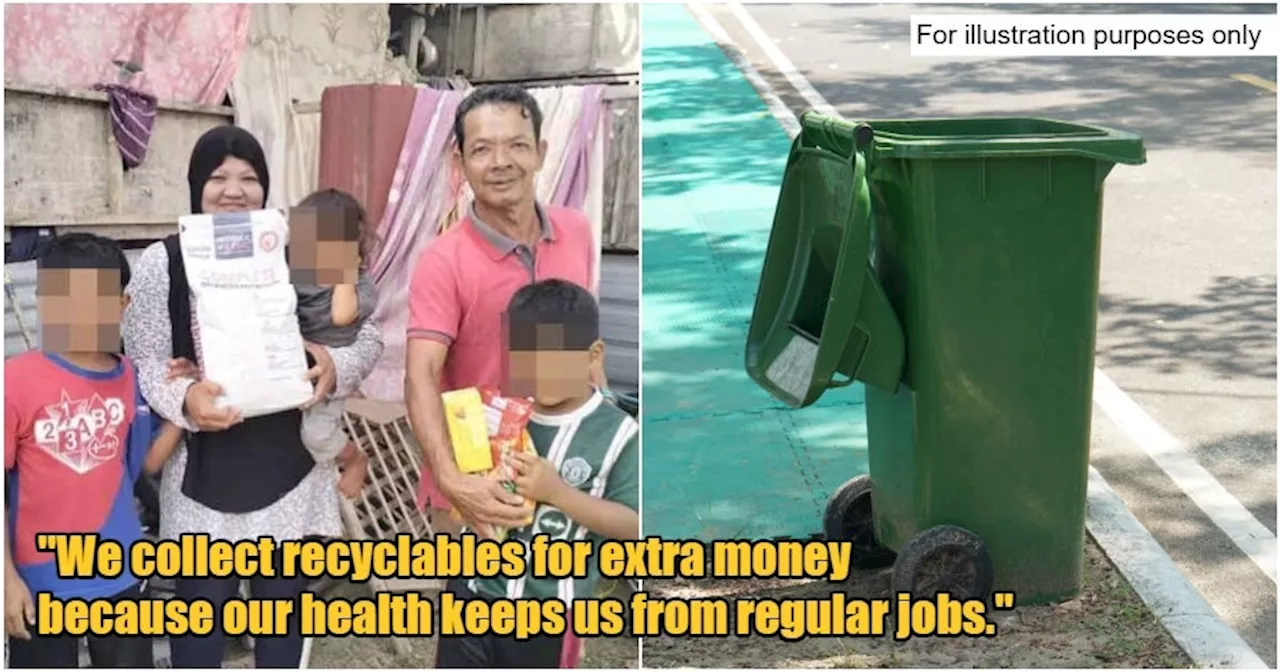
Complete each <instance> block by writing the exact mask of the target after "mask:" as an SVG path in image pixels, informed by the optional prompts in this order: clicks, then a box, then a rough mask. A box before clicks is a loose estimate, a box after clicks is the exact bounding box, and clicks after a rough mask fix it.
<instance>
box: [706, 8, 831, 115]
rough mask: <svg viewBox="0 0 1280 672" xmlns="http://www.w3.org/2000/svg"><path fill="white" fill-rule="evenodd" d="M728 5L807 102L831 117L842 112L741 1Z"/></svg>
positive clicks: (776, 68) (774, 65) (777, 68)
mask: <svg viewBox="0 0 1280 672" xmlns="http://www.w3.org/2000/svg"><path fill="white" fill-rule="evenodd" d="M728 7H729V11H731V12H733V16H734V17H735V18H737V19H738V21H739V22H740V23H742V27H743V28H746V29H747V32H748V33H750V34H751V37H752V39H754V40H755V41H756V44H758V45H760V48H761V49H762V50H763V51H764V55H765V56H768V57H769V60H770V61H772V62H773V67H774V69H775V70H777V71H778V72H779V73H780V74H781V75H782V76H783V77H786V78H787V82H789V83H790V84H791V86H794V87H795V88H796V91H798V92H800V95H801V97H803V98H804V100H805V102H807V103H809V104H810V105H812V106H813V109H814V110H816V111H817V112H818V113H819V114H825V115H827V116H829V117H839V116H840V113H839V112H836V108H834V107H832V106H831V103H829V102H827V99H826V98H823V97H822V94H820V93H818V90H817V89H815V88H813V85H812V84H810V83H809V80H807V79H805V77H804V75H802V74H800V71H799V70H796V66H795V65H794V64H792V63H791V59H789V58H787V55H786V54H784V53H782V50H781V49H779V48H778V45H776V44H774V43H773V39H772V38H770V37H769V34H768V33H766V32H764V29H763V28H761V27H760V24H758V23H756V20H755V19H754V18H752V17H751V15H750V14H748V13H747V10H746V9H745V8H744V7H743V6H742V4H741V3H737V2H730V3H728Z"/></svg>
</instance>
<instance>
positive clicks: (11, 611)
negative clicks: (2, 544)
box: [4, 574, 36, 639]
mask: <svg viewBox="0 0 1280 672" xmlns="http://www.w3.org/2000/svg"><path fill="white" fill-rule="evenodd" d="M35 624H36V604H35V602H33V601H32V600H31V591H30V590H28V589H27V584H26V583H25V582H24V581H23V580H22V579H20V578H18V577H17V576H16V575H12V574H7V575H6V576H5V579H4V629H5V632H7V633H9V636H10V637H16V638H18V639H31V633H30V632H28V631H27V626H28V625H30V626H33V627H34V626H35Z"/></svg>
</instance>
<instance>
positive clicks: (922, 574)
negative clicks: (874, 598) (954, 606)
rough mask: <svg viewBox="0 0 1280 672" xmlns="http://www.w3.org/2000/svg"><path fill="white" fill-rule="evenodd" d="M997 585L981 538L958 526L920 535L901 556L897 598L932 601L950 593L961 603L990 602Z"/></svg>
mask: <svg viewBox="0 0 1280 672" xmlns="http://www.w3.org/2000/svg"><path fill="white" fill-rule="evenodd" d="M994 582H995V570H994V569H992V566H991V555H990V554H989V553H988V552H987V546H986V544H983V543H982V539H980V538H979V537H978V535H976V534H974V533H972V532H970V531H969V530H966V529H964V528H963V527H956V526H955V525H940V526H938V527H933V528H929V529H927V530H925V531H924V532H921V533H920V534H917V535H916V536H914V537H912V538H911V541H908V542H907V543H906V544H905V545H904V546H903V547H902V550H901V551H899V552H898V560H897V562H896V563H894V567H893V594H894V596H895V597H896V596H897V595H898V593H911V596H912V597H913V598H926V599H931V598H933V597H935V596H937V595H938V594H939V593H947V594H948V595H949V596H950V597H952V598H954V599H957V600H984V601H985V600H987V599H989V598H990V596H991V589H992V585H993V584H994Z"/></svg>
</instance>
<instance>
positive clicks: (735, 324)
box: [641, 5, 866, 540]
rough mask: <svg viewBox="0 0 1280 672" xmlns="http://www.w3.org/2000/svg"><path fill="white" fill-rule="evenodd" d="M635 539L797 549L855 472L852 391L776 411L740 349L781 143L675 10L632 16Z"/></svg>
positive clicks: (857, 434)
mask: <svg viewBox="0 0 1280 672" xmlns="http://www.w3.org/2000/svg"><path fill="white" fill-rule="evenodd" d="M642 11H643V31H644V32H643V34H644V50H643V59H644V96H643V127H642V128H643V131H642V142H643V148H644V181H643V199H644V206H643V208H644V209H643V212H644V238H643V240H644V254H643V256H642V257H641V260H642V264H643V269H644V275H643V291H644V298H643V301H644V324H643V332H642V333H643V338H644V351H643V352H644V383H643V385H644V394H643V398H644V414H643V423H644V518H643V519H644V532H645V534H648V535H660V536H663V537H678V538H700V539H707V540H711V539H736V538H749V539H758V538H771V537H780V536H787V537H807V536H809V535H812V534H816V533H819V532H821V529H822V512H823V509H824V507H825V505H826V500H827V498H828V497H829V496H830V494H831V492H832V491H834V489H835V488H836V487H837V486H839V485H840V484H841V483H843V482H844V481H845V480H846V479H848V478H849V477H851V476H853V475H854V474H858V473H865V472H866V419H865V414H864V409H863V405H862V402H863V392H862V388H861V386H860V385H853V386H850V387H848V388H845V389H843V390H833V391H831V392H829V393H828V394H826V395H824V396H823V397H822V398H821V399H820V400H819V401H818V403H817V404H815V405H814V406H812V407H810V408H806V409H804V410H801V411H790V410H787V409H786V408H785V407H784V406H783V405H782V404H780V403H778V402H776V401H775V400H774V399H773V398H772V397H770V396H769V395H768V394H767V393H765V392H764V391H763V390H761V389H760V388H759V387H758V386H756V384H755V383H753V382H751V380H750V379H749V378H748V377H747V374H746V371H745V370H744V369H743V364H742V350H743V344H744V343H745V342H746V334H747V326H748V323H749V321H750V319H751V307H752V303H753V302H754V300H755V292H756V282H757V279H758V277H759V273H760V264H761V262H762V261H763V259H764V250H765V246H766V245H767V243H768V240H769V228H770V226H771V225H772V222H773V209H774V205H775V203H776V201H777V197H778V186H779V184H780V182H781V179H782V172H783V170H784V168H785V167H786V159H787V153H788V151H789V150H790V147H791V143H790V139H789V138H788V137H787V134H786V132H785V131H783V129H782V127H781V126H779V125H778V122H777V120H775V119H774V118H773V116H772V115H771V114H770V113H769V111H768V109H767V108H766V107H765V105H764V103H763V102H762V101H761V100H760V98H759V96H758V95H757V94H756V92H755V90H754V89H753V88H752V87H751V85H750V83H748V82H747V80H746V79H745V78H744V77H743V76H742V74H741V73H740V72H739V71H738V69H737V68H736V67H735V66H734V65H733V63H732V61H730V60H729V59H728V58H727V57H726V56H725V55H724V53H723V52H721V50H720V48H719V47H718V46H717V45H716V44H715V42H713V41H712V40H711V38H710V37H709V36H708V35H707V34H706V33H705V32H704V31H703V30H702V28H701V26H699V25H698V23H697V22H696V21H695V20H694V19H693V18H692V17H691V16H690V15H689V14H688V13H687V11H686V10H685V8H684V7H683V6H681V5H646V6H645V7H644V8H643V10H642Z"/></svg>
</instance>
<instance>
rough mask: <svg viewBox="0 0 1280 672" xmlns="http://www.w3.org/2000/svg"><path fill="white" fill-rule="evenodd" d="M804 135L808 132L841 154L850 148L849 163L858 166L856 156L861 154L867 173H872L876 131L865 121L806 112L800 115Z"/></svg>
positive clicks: (810, 111)
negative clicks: (853, 120) (847, 119)
mask: <svg viewBox="0 0 1280 672" xmlns="http://www.w3.org/2000/svg"><path fill="white" fill-rule="evenodd" d="M800 127H801V131H802V134H803V132H804V131H808V132H809V133H810V134H811V136H812V137H814V138H815V139H817V141H818V143H819V144H821V145H824V146H827V147H829V148H832V149H835V150H838V151H837V153H841V152H843V151H844V150H845V148H848V153H849V162H850V163H851V164H856V162H857V157H856V156H855V154H858V153H861V154H862V155H863V159H865V160H866V164H867V166H866V172H867V174H870V173H871V169H872V166H873V164H874V157H873V154H874V153H875V143H874V140H875V129H874V128H872V127H871V124H868V123H867V122H865V121H859V122H852V121H846V120H845V119H842V118H840V117H832V116H827V115H824V114H819V113H818V112H816V111H814V110H806V111H805V112H804V113H803V114H801V115H800Z"/></svg>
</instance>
